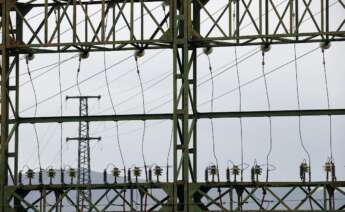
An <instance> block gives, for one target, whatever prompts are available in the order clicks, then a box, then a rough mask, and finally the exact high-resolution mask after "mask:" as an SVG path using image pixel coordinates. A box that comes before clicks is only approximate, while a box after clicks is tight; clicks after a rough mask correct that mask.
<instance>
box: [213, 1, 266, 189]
mask: <svg viewBox="0 0 345 212" xmlns="http://www.w3.org/2000/svg"><path fill="white" fill-rule="evenodd" d="M236 3H238V2H236V1H234V4H235V6H234V9H233V17H232V19H233V27H234V29H233V31H234V32H235V31H236ZM258 52H259V51H254V52H253V54H252V55H255V54H256V53H258ZM234 54H235V68H236V77H237V86H238V102H239V103H238V110H239V112H241V111H242V89H241V79H240V72H239V67H238V65H239V64H238V55H237V46H235V48H234ZM221 73H222V72H220V74H221ZM220 74H219V75H220ZM239 121H240V143H241V170H240V175H241V176H240V177H241V182H243V171H244V140H243V120H242V117H240V118H239Z"/></svg>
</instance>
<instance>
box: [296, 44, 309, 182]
mask: <svg viewBox="0 0 345 212" xmlns="http://www.w3.org/2000/svg"><path fill="white" fill-rule="evenodd" d="M294 58H295V60H294V66H295V80H296V95H297V96H296V98H297V108H298V110H299V111H300V110H301V97H300V87H299V75H298V62H297V48H296V44H294ZM301 119H302V117H301V115H299V116H298V134H299V140H300V143H301V146H302V148H303V151H304V152H305V153H306V154H307V157H308V163H309V181H310V180H311V156H310V153H309V151H308V149H307V148H306V146H305V144H304V140H303V135H302V120H301Z"/></svg>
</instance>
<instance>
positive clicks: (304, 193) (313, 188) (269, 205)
mask: <svg viewBox="0 0 345 212" xmlns="http://www.w3.org/2000/svg"><path fill="white" fill-rule="evenodd" d="M176 185H177V186H181V187H183V186H184V184H183V183H182V182H181V183H177V184H175V183H159V182H155V183H153V182H152V183H121V184H112V183H110V184H94V185H82V184H60V185H49V184H48V185H30V186H29V185H26V186H21V185H18V186H9V187H7V190H6V192H8V193H9V194H10V195H11V196H12V198H13V199H14V200H15V201H14V202H17V203H18V204H14V206H13V208H14V209H15V210H16V211H61V210H62V211H64V210H67V211H79V208H78V205H77V204H78V203H77V201H76V199H75V193H77V192H78V191H79V190H88V189H90V190H92V191H94V194H95V193H96V194H97V196H95V197H94V198H92V199H87V198H86V201H87V202H88V203H89V205H90V208H89V209H88V211H166V212H171V211H177V210H174V209H173V208H174V207H175V206H174V200H173V195H174V194H173V193H174V187H175V186H176ZM344 189H345V182H313V183H301V182H272V183H260V182H259V183H236V182H224V183H216V182H210V183H193V184H190V185H189V191H190V193H189V195H190V197H191V199H193V202H191V203H189V206H188V207H189V208H190V210H191V211H195V212H201V211H209V210H212V211H223V212H225V211H252V212H255V211H262V210H272V211H310V210H309V209H308V208H309V207H310V204H312V205H313V208H314V210H315V211H341V210H344V208H345V203H344V202H343V201H342V200H343V198H344V197H345V192H344ZM218 191H220V192H219V193H218ZM264 193H265V195H266V196H265V198H263V194H264ZM215 194H217V195H215ZM28 195H31V196H35V197H36V198H27V197H28ZM145 196H147V198H148V201H146V203H145V201H144V199H145ZM335 196H337V198H335ZM296 197H300V199H296ZM42 202H43V204H42V205H40V203H42ZM292 203H293V204H292ZM180 204H182V203H180ZM39 207H41V209H40V210H39V209H38V208H39ZM181 207H182V205H181Z"/></svg>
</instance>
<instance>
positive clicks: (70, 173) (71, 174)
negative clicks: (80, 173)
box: [68, 168, 77, 184]
mask: <svg viewBox="0 0 345 212" xmlns="http://www.w3.org/2000/svg"><path fill="white" fill-rule="evenodd" d="M76 174H77V172H76V170H75V169H73V168H70V169H69V171H68V175H69V177H70V178H71V184H73V179H74V178H75V176H76Z"/></svg>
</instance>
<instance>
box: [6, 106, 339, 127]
mask: <svg viewBox="0 0 345 212" xmlns="http://www.w3.org/2000/svg"><path fill="white" fill-rule="evenodd" d="M329 115H331V116H343V115H345V109H331V110H326V109H325V110H278V111H242V112H212V113H211V112H209V113H206V112H205V113H204V112H201V113H200V112H199V113H196V115H195V116H196V117H194V115H193V114H190V115H189V119H193V118H197V119H211V118H213V119H222V118H258V117H296V116H329ZM173 116H174V114H172V113H159V114H124V115H92V116H91V115H89V116H63V117H60V116H50V117H35V118H33V117H19V118H18V119H10V120H9V122H10V123H13V124H14V123H19V124H29V123H30V124H33V123H61V122H79V121H86V122H102V121H141V120H172V119H173Z"/></svg>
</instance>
